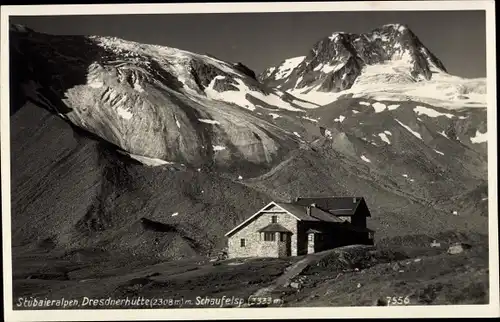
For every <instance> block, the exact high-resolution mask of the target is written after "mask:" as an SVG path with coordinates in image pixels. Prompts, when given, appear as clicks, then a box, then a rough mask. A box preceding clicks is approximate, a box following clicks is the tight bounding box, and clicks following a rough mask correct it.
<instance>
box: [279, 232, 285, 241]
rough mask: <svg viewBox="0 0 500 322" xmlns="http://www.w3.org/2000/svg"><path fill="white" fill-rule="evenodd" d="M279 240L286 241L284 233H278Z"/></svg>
mask: <svg viewBox="0 0 500 322" xmlns="http://www.w3.org/2000/svg"><path fill="white" fill-rule="evenodd" d="M280 241H282V242H283V241H286V233H280Z"/></svg>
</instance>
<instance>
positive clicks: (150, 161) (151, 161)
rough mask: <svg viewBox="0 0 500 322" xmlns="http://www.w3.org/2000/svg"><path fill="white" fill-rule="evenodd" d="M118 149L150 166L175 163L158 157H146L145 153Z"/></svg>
mask: <svg viewBox="0 0 500 322" xmlns="http://www.w3.org/2000/svg"><path fill="white" fill-rule="evenodd" d="M117 151H118V152H119V153H121V154H124V155H128V156H129V157H130V158H132V159H134V160H137V161H139V162H141V163H142V164H144V165H147V166H150V167H157V166H162V165H167V164H174V163H173V162H169V161H165V160H161V159H158V158H150V157H146V156H143V155H137V154H132V153H128V152H126V151H122V150H117Z"/></svg>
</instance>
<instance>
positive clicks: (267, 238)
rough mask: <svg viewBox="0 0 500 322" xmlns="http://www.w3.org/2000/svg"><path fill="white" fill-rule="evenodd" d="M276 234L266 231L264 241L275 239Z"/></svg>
mask: <svg viewBox="0 0 500 322" xmlns="http://www.w3.org/2000/svg"><path fill="white" fill-rule="evenodd" d="M275 240H276V234H275V233H264V241H275Z"/></svg>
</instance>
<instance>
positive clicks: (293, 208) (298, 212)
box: [276, 203, 319, 221]
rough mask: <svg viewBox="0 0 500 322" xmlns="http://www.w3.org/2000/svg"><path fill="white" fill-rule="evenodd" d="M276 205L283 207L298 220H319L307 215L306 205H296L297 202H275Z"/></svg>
mask: <svg viewBox="0 0 500 322" xmlns="http://www.w3.org/2000/svg"><path fill="white" fill-rule="evenodd" d="M276 204H277V205H278V206H280V207H281V208H283V209H285V210H286V211H288V212H289V213H291V214H292V215H294V216H295V217H297V218H299V219H300V220H311V221H319V220H318V219H317V218H312V217H311V216H308V215H307V207H304V206H301V205H297V204H291V203H276Z"/></svg>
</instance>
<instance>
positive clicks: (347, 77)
mask: <svg viewBox="0 0 500 322" xmlns="http://www.w3.org/2000/svg"><path fill="white" fill-rule="evenodd" d="M394 60H404V61H405V62H406V64H407V65H408V67H409V68H410V75H411V77H413V78H414V79H415V81H417V80H420V79H421V80H429V79H431V77H432V71H431V69H432V68H436V69H438V70H441V71H444V72H446V69H445V67H444V65H443V64H442V62H441V61H440V60H439V59H438V58H436V57H435V56H434V55H433V54H432V53H431V52H430V51H429V50H428V49H427V48H426V47H425V46H424V45H423V44H422V42H421V41H420V40H419V39H418V37H417V36H416V35H415V34H414V33H413V32H412V31H411V30H410V29H409V28H408V27H407V26H405V25H399V24H396V25H385V26H382V27H380V28H377V29H374V30H372V31H371V32H369V33H364V34H349V33H334V34H332V35H331V36H328V37H325V38H323V39H321V40H320V41H318V42H317V43H316V44H315V45H314V46H313V48H312V49H311V51H309V53H308V55H307V56H306V57H305V59H304V60H303V61H302V62H301V63H300V64H298V65H297V66H296V67H295V68H294V69H293V71H292V72H291V73H290V74H289V75H288V76H287V77H284V78H282V77H280V76H281V75H280V74H279V69H280V67H278V68H271V69H268V70H266V71H265V72H264V73H263V74H261V75H259V80H260V81H261V82H263V83H264V84H266V85H269V86H280V88H281V89H284V90H288V89H294V88H296V89H300V88H304V87H307V86H312V85H317V86H318V90H319V91H325V92H338V91H342V90H345V89H349V88H351V86H352V85H353V84H354V82H355V81H356V79H357V77H358V76H359V75H360V74H361V70H362V69H363V67H365V66H367V65H376V64H381V63H385V62H387V61H394Z"/></svg>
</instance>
